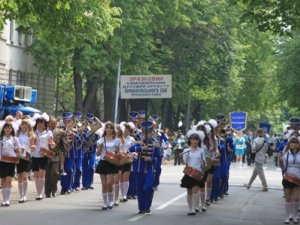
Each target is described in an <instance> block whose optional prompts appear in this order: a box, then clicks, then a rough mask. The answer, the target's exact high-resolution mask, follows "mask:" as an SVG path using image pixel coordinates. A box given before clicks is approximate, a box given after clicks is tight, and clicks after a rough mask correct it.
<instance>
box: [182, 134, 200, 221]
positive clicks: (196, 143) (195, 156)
mask: <svg viewBox="0 0 300 225" xmlns="http://www.w3.org/2000/svg"><path fill="white" fill-rule="evenodd" d="M204 136H205V135H204V132H202V131H195V130H190V131H189V132H188V133H187V138H188V146H189V147H188V148H187V149H184V151H183V153H182V154H181V155H182V157H183V162H184V164H186V168H189V169H191V170H192V171H197V172H198V173H202V164H203V163H204V159H205V158H204V149H203V148H201V143H202V140H203V139H204ZM184 171H186V169H185V170H184ZM203 175H204V174H202V178H201V177H199V178H198V179H196V178H195V177H193V176H192V175H191V174H188V173H185V174H184V176H183V178H182V179H181V185H180V186H181V187H182V188H186V189H187V203H188V207H189V212H188V215H189V216H194V215H196V212H198V209H197V206H198V205H199V191H200V188H201V189H204V180H203ZM203 207H205V206H204V205H203ZM203 211H206V209H205V210H203Z"/></svg>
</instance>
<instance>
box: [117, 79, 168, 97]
mask: <svg viewBox="0 0 300 225" xmlns="http://www.w3.org/2000/svg"><path fill="white" fill-rule="evenodd" d="M120 89H121V98H122V99H137V98H141V99H143V98H172V76H171V75H124V76H121V88H120Z"/></svg>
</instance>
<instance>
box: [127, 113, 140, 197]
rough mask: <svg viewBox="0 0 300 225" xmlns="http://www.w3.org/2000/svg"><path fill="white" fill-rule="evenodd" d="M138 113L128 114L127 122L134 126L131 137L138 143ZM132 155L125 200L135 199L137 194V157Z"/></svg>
mask: <svg viewBox="0 0 300 225" xmlns="http://www.w3.org/2000/svg"><path fill="white" fill-rule="evenodd" d="M138 115H139V113H138V112H135V111H132V112H129V113H128V118H129V121H131V122H132V123H133V124H134V126H135V127H134V129H133V133H132V137H133V138H134V140H135V141H140V140H141V139H142V131H141V130H140V129H139V128H140V125H139V124H138V122H137V117H138ZM131 155H132V164H131V168H130V175H129V187H128V191H127V199H136V196H137V192H136V177H137V176H136V171H137V169H136V167H137V162H138V160H137V157H136V156H135V155H134V154H131Z"/></svg>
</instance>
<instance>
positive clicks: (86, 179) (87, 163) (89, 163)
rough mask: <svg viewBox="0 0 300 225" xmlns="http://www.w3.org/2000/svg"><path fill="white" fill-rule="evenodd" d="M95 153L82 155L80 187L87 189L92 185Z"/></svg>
mask: <svg viewBox="0 0 300 225" xmlns="http://www.w3.org/2000/svg"><path fill="white" fill-rule="evenodd" d="M95 163H96V153H95V152H88V153H84V156H83V162H82V186H83V188H89V187H91V186H92V185H93V177H94V171H95Z"/></svg>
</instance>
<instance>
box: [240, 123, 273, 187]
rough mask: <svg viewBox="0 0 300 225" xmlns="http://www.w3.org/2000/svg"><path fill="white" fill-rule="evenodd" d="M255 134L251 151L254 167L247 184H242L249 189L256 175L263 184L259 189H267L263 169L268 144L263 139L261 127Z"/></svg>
mask: <svg viewBox="0 0 300 225" xmlns="http://www.w3.org/2000/svg"><path fill="white" fill-rule="evenodd" d="M256 135H257V137H256V138H255V139H254V140H253V143H252V152H253V153H255V159H254V169H253V172H252V176H251V178H250V180H249V182H248V184H244V186H245V187H246V188H247V189H249V188H250V187H251V185H252V183H253V181H254V180H255V178H256V177H257V175H258V176H259V178H260V180H261V183H262V186H263V188H262V189H261V191H268V190H269V189H268V185H267V181H266V177H265V174H264V169H263V164H264V161H265V157H266V152H267V150H268V144H267V142H266V140H265V131H264V130H263V129H262V128H258V129H257V131H256Z"/></svg>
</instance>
